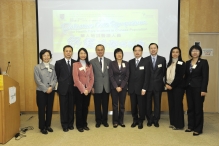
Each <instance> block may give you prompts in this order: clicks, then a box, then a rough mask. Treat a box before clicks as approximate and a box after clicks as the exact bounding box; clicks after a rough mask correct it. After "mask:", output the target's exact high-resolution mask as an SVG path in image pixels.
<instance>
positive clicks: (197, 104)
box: [185, 58, 209, 133]
mask: <svg viewBox="0 0 219 146" xmlns="http://www.w3.org/2000/svg"><path fill="white" fill-rule="evenodd" d="M190 66H191V60H189V61H187V62H186V73H185V82H186V97H187V103H188V111H187V114H188V129H191V130H194V131H195V132H198V133H202V130H203V123H204V116H203V102H204V98H205V97H204V96H201V92H207V86H208V78H209V66H208V61H207V60H205V59H201V58H199V60H198V61H197V63H196V67H194V68H191V67H190Z"/></svg>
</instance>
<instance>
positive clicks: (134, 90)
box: [128, 58, 150, 123]
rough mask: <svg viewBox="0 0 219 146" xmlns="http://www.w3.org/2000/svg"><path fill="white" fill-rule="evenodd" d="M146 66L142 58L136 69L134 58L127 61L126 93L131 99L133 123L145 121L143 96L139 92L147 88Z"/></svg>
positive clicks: (147, 71)
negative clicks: (127, 78) (127, 79)
mask: <svg viewBox="0 0 219 146" xmlns="http://www.w3.org/2000/svg"><path fill="white" fill-rule="evenodd" d="M148 65H149V64H148V62H147V61H146V60H145V59H144V58H141V60H140V62H139V63H138V66H137V67H136V59H135V58H134V59H132V60H130V61H129V81H128V92H129V94H130V99H131V111H132V117H133V123H142V122H143V121H144V119H145V96H144V95H141V91H142V89H144V90H147V89H148V87H149V83H148V81H149V77H150V72H149V68H148Z"/></svg>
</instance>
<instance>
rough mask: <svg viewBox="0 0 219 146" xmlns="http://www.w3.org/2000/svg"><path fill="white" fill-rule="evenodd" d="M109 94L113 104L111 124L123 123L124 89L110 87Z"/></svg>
mask: <svg viewBox="0 0 219 146" xmlns="http://www.w3.org/2000/svg"><path fill="white" fill-rule="evenodd" d="M111 96H112V104H113V124H124V123H123V122H124V112H125V98H126V90H125V89H123V90H122V91H121V92H117V91H116V89H112V90H111ZM118 103H119V108H118Z"/></svg>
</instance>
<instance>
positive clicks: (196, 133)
mask: <svg viewBox="0 0 219 146" xmlns="http://www.w3.org/2000/svg"><path fill="white" fill-rule="evenodd" d="M200 134H201V133H198V132H193V136H198V135H200Z"/></svg>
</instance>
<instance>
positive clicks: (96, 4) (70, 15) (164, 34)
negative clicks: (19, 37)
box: [36, 0, 179, 64]
mask: <svg viewBox="0 0 219 146" xmlns="http://www.w3.org/2000/svg"><path fill="white" fill-rule="evenodd" d="M36 7H37V9H36V10H37V30H38V31H37V32H38V33H37V34H38V36H37V38H38V40H37V42H38V51H41V50H42V49H45V48H46V49H49V50H51V51H52V54H53V59H52V61H51V63H52V64H54V63H55V61H56V60H59V59H61V58H63V53H62V52H63V50H62V49H63V46H65V45H71V46H73V48H74V53H73V58H74V59H77V51H78V49H80V48H81V47H84V48H86V49H87V50H88V53H89V59H92V58H94V57H96V53H95V46H96V45H97V44H103V45H104V46H105V56H106V57H108V58H110V59H112V60H114V55H113V51H114V50H115V49H116V48H121V49H123V51H124V60H127V61H128V60H130V59H131V58H133V51H132V48H133V46H134V45H136V44H140V45H142V46H143V48H144V51H143V52H144V53H143V57H146V56H148V55H149V50H148V45H149V44H150V43H152V42H154V43H157V44H158V46H159V52H158V54H160V55H162V56H164V57H166V59H167V60H168V59H169V50H170V49H171V48H172V47H174V46H178V43H179V42H178V40H179V32H178V30H179V1H178V0H153V1H152V0H110V1H109V0H36Z"/></svg>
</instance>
